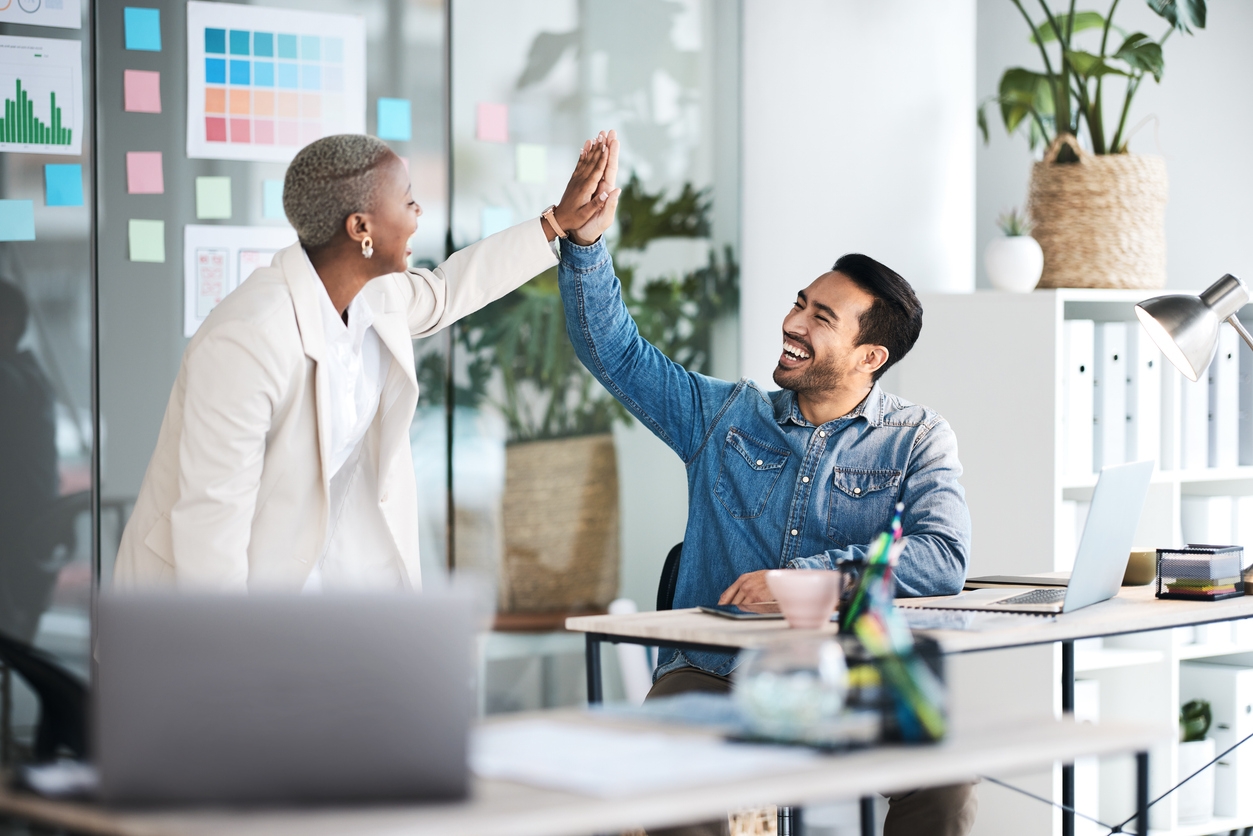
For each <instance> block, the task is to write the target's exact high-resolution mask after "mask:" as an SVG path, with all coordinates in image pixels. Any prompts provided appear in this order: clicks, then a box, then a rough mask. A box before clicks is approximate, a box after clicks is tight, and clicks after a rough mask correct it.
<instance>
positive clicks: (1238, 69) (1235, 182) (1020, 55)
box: [976, 0, 1253, 288]
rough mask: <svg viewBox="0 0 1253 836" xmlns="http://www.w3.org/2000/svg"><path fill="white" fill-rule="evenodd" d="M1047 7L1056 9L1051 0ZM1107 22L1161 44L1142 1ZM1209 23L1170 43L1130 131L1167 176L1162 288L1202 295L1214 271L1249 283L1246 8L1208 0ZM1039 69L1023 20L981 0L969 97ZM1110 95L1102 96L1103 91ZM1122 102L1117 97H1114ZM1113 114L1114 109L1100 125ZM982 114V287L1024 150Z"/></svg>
mask: <svg viewBox="0 0 1253 836" xmlns="http://www.w3.org/2000/svg"><path fill="white" fill-rule="evenodd" d="M1052 5H1053V6H1054V7H1055V8H1057V7H1059V6H1060V5H1061V4H1059V3H1056V2H1054V3H1053V4H1052ZM1114 22H1115V23H1116V24H1118V25H1119V26H1122V27H1123V28H1124V29H1125V30H1126V31H1128V32H1136V31H1139V32H1146V33H1148V34H1150V35H1152V36H1153V37H1155V38H1156V37H1160V36H1161V34H1162V33H1163V32H1165V30H1166V25H1165V22H1164V21H1162V19H1161V18H1159V17H1157V15H1155V14H1153V13H1152V12H1151V11H1149V9H1148V8H1147V6H1146V5H1145V3H1143V2H1128V3H1122V4H1120V5H1119V7H1118V10H1117V12H1116V13H1115V15H1114ZM1208 24H1209V28H1207V29H1205V30H1203V31H1200V32H1198V33H1197V34H1195V35H1193V36H1190V37H1189V36H1180V35H1179V34H1178V33H1176V34H1174V35H1172V36H1171V38H1170V40H1169V41H1167V43H1166V46H1165V49H1164V52H1165V59H1166V72H1165V74H1164V76H1163V78H1162V83H1161V84H1160V85H1157V84H1154V83H1153V82H1152V81H1151V80H1150V81H1149V82H1148V83H1147V84H1145V85H1142V86H1141V88H1140V92H1139V93H1138V95H1137V96H1136V99H1135V101H1134V103H1133V104H1132V111H1131V116H1130V118H1129V119H1128V120H1127V123H1128V126H1129V127H1130V126H1133V125H1135V124H1136V123H1138V122H1139V121H1140V120H1142V119H1143V118H1145V117H1147V116H1156V117H1157V124H1156V126H1155V125H1154V124H1153V123H1150V124H1148V125H1146V126H1145V127H1144V128H1143V129H1141V130H1140V131H1139V133H1137V134H1136V135H1135V136H1134V138H1133V139H1132V141H1131V146H1130V147H1131V150H1132V151H1133V152H1139V153H1154V154H1162V155H1164V156H1165V157H1166V165H1167V169H1168V171H1169V175H1170V202H1169V204H1168V205H1167V209H1166V261H1167V276H1168V278H1167V284H1168V286H1170V287H1178V288H1201V287H1205V286H1207V285H1209V284H1210V283H1211V282H1213V281H1214V280H1215V279H1217V278H1218V277H1219V276H1221V275H1222V274H1223V273H1235V274H1236V275H1237V276H1242V277H1243V278H1245V279H1253V236H1250V235H1249V233H1248V230H1249V229H1250V228H1253V201H1249V200H1248V198H1247V196H1246V195H1247V192H1248V190H1249V186H1250V185H1253V156H1251V155H1250V154H1249V152H1248V145H1249V136H1250V135H1253V51H1250V50H1249V49H1248V43H1249V40H1250V38H1251V37H1253V3H1249V2H1248V0H1210V2H1209V21H1208ZM1011 66H1022V67H1027V68H1029V69H1039V68H1040V66H1041V63H1040V58H1039V53H1038V51H1037V50H1036V48H1035V47H1034V46H1033V45H1031V44H1030V43H1029V42H1028V41H1027V28H1026V24H1025V23H1024V22H1023V20H1022V17H1021V16H1020V15H1019V14H1018V11H1017V10H1016V9H1015V8H1014V7H1013V5H1012V4H1010V3H1008V2H1006V0H978V66H977V74H978V95H979V99H980V100H982V99H983V98H985V97H987V96H990V95H992V94H993V93H995V92H996V87H997V82H998V81H999V80H1000V77H1001V73H1002V72H1004V70H1005V69H1006V68H1007V67H1011ZM1107 96H1108V93H1107ZM1119 105H1121V98H1119ZM1110 119H1116V115H1115V114H1114V113H1113V110H1112V108H1110V109H1109V113H1108V114H1107V123H1108V121H1109V120H1110ZM998 120H999V115H998V114H994V113H989V127H990V131H989V133H990V136H991V142H990V143H989V145H988V146H986V147H984V146H983V144H982V143H980V145H979V149H978V152H977V153H976V160H977V169H976V171H977V178H978V202H977V226H976V230H977V244H976V248H977V252H978V255H979V262H980V263H979V286H980V287H987V286H988V282H987V275H986V273H985V271H984V269H983V264H982V260H983V251H984V249H985V248H986V247H987V245H988V241H989V240H991V239H992V237H994V236H995V235H997V234H998V233H997V230H996V216H997V214H998V213H999V212H1000V211H1001V210H1003V209H1006V208H1008V207H1010V206H1021V205H1023V204H1024V203H1025V202H1026V195H1027V179H1028V176H1029V173H1030V167H1031V162H1032V154H1031V152H1030V150H1029V149H1028V148H1027V142H1026V140H1025V139H1023V138H1022V137H1020V136H1014V137H1007V136H1006V135H1005V129H1004V128H1003V127H1002V126H1001V125H1000V123H999V121H998Z"/></svg>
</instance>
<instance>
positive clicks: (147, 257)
mask: <svg viewBox="0 0 1253 836" xmlns="http://www.w3.org/2000/svg"><path fill="white" fill-rule="evenodd" d="M130 250H131V261H152V262H158V263H160V262H164V261H165V221H140V220H136V219H134V218H131V222H130Z"/></svg>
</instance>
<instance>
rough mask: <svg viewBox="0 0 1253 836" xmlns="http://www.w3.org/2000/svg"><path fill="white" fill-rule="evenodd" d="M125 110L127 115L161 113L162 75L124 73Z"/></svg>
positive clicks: (157, 73) (128, 71)
mask: <svg viewBox="0 0 1253 836" xmlns="http://www.w3.org/2000/svg"><path fill="white" fill-rule="evenodd" d="M122 89H123V102H124V104H123V105H122V107H123V109H124V110H125V111H126V112H127V113H160V112H161V73H159V72H150V71H148V70H126V71H125V72H123V73H122Z"/></svg>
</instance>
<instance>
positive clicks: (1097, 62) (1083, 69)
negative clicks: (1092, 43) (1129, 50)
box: [1066, 49, 1130, 81]
mask: <svg viewBox="0 0 1253 836" xmlns="http://www.w3.org/2000/svg"><path fill="white" fill-rule="evenodd" d="M1066 60H1067V61H1069V62H1070V66H1071V68H1072V69H1073V70H1074V71H1075V73H1076V74H1077V75H1078V76H1079V77H1080V78H1082V79H1083V80H1084V81H1087V80H1088V79H1090V78H1099V77H1101V76H1105V75H1130V73H1128V72H1126V71H1125V70H1120V69H1118V68H1117V67H1113V66H1110V65H1109V64H1108V63H1106V61H1105V59H1104V58H1102V57H1101V56H1099V55H1093V54H1092V53H1090V52H1083V51H1081V50H1074V49H1072V50H1067V51H1066Z"/></svg>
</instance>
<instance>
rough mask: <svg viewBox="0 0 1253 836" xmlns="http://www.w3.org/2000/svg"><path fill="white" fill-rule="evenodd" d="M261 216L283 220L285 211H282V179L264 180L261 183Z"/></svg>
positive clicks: (285, 214)
mask: <svg viewBox="0 0 1253 836" xmlns="http://www.w3.org/2000/svg"><path fill="white" fill-rule="evenodd" d="M261 216H262V217H263V218H277V219H278V220H280V221H281V220H283V219H284V218H286V217H287V213H286V212H284V211H283V181H282V180H264V181H262V183H261Z"/></svg>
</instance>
